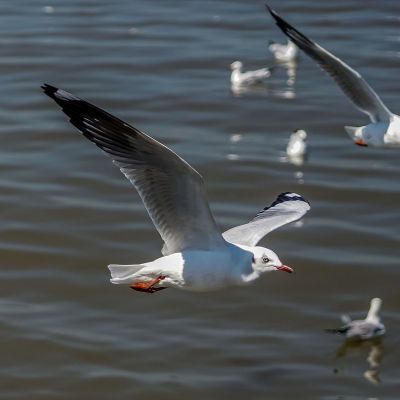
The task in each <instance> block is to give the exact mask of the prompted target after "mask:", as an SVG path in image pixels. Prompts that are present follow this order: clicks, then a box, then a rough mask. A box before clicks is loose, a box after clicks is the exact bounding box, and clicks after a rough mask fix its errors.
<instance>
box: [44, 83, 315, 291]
mask: <svg viewBox="0 0 400 400" xmlns="http://www.w3.org/2000/svg"><path fill="white" fill-rule="evenodd" d="M42 88H43V90H44V92H45V94H47V95H48V96H49V97H51V98H52V99H53V100H54V101H55V102H56V103H57V104H58V105H59V106H60V107H61V108H62V111H63V112H64V113H65V114H66V115H67V116H68V117H69V118H70V122H71V123H72V124H73V125H74V126H75V127H76V128H78V129H79V131H80V132H81V133H82V134H83V135H84V136H85V137H86V138H87V139H89V140H90V141H92V142H93V143H95V144H96V145H97V146H98V147H99V148H100V149H102V150H103V151H104V152H106V153H107V154H108V155H109V156H110V157H111V158H112V160H113V162H114V164H116V165H117V166H118V167H119V168H120V170H121V172H122V173H123V174H124V175H125V176H126V177H127V178H128V179H129V180H130V181H131V183H132V184H133V185H134V187H135V188H136V190H137V191H138V192H139V195H140V197H141V198H142V201H143V203H144V205H145V207H146V209H147V211H148V213H149V215H150V218H151V219H152V221H153V223H154V225H155V227H156V229H157V230H158V232H159V234H160V236H161V238H162V239H163V241H164V247H163V249H162V254H163V256H164V257H161V258H158V259H156V260H154V261H149V262H146V263H143V264H133V265H116V264H112V265H109V269H110V271H111V282H112V283H117V284H128V285H130V287H131V288H132V289H135V290H138V291H142V292H147V293H154V292H156V291H159V290H161V289H165V288H167V287H178V288H182V289H187V290H193V291H206V290H212V289H215V290H216V289H219V288H222V287H224V286H228V285H243V284H246V283H250V282H252V281H254V280H256V279H257V278H259V277H260V276H261V275H263V274H264V273H266V272H272V271H286V272H293V270H292V268H290V267H288V266H286V265H283V264H282V262H281V261H280V260H279V257H278V256H277V255H276V254H275V253H274V252H273V251H272V250H269V249H267V248H264V247H260V246H257V243H258V242H259V241H260V240H261V239H262V238H263V237H264V236H265V235H266V234H268V233H269V232H271V231H273V230H274V229H277V228H279V227H280V226H282V225H285V224H287V223H289V222H292V221H296V220H298V219H299V218H301V217H302V216H303V215H304V214H305V213H306V212H307V211H308V210H309V209H310V206H309V204H308V202H307V201H306V200H305V199H303V198H302V197H301V196H300V195H298V194H296V193H282V194H280V195H279V196H278V198H277V199H276V200H275V201H274V202H273V203H272V204H271V205H270V206H269V207H265V208H264V209H263V210H261V211H260V212H259V213H258V214H257V215H256V216H255V218H253V219H252V220H251V221H250V222H248V223H247V224H244V225H240V226H237V227H235V228H232V229H230V230H228V231H226V232H224V233H223V234H221V232H220V231H219V229H218V228H217V225H216V223H215V221H214V218H213V216H212V214H211V211H210V208H209V205H208V201H207V196H206V191H205V187H204V184H203V179H202V177H201V176H200V174H199V173H198V172H197V171H196V170H195V169H193V168H192V167H191V166H190V165H189V164H188V163H187V162H186V161H184V160H183V159H182V158H180V157H179V156H178V155H176V154H175V153H174V152H173V151H171V150H170V149H169V148H167V147H166V146H164V145H163V144H161V143H159V142H157V141H156V140H155V139H153V138H151V137H150V136H148V135H146V134H145V133H143V132H141V131H139V130H138V129H136V128H134V127H133V126H131V125H128V124H127V123H125V122H123V121H121V120H120V119H118V118H116V117H114V116H112V115H111V114H109V113H107V112H105V111H103V110H101V109H100V108H98V107H96V106H94V105H92V104H90V103H88V102H86V101H84V100H81V99H79V98H78V97H75V96H73V95H72V94H70V93H67V92H65V91H63V90H60V89H57V88H55V87H53V86H50V85H46V84H45V85H44V86H43V87H42ZM160 282H162V285H160Z"/></svg>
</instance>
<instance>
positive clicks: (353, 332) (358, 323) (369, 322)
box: [326, 297, 386, 340]
mask: <svg viewBox="0 0 400 400" xmlns="http://www.w3.org/2000/svg"><path fill="white" fill-rule="evenodd" d="M381 306H382V300H381V299H379V298H378V297H375V298H373V299H372V300H371V305H370V308H369V311H368V315H367V317H366V318H365V319H361V320H354V321H352V320H351V318H350V317H349V316H348V315H342V322H343V323H344V325H343V326H342V327H341V328H338V329H326V332H328V333H337V334H340V335H344V336H345V337H346V339H353V340H368V339H375V338H378V337H381V336H383V335H384V334H385V332H386V329H385V326H384V325H383V324H382V322H381V319H380V317H379V311H380V309H381Z"/></svg>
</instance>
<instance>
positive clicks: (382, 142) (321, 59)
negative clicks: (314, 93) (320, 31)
mask: <svg viewBox="0 0 400 400" xmlns="http://www.w3.org/2000/svg"><path fill="white" fill-rule="evenodd" d="M267 8H268V10H269V12H270V13H271V15H272V17H273V18H274V19H275V21H276V24H277V25H278V26H279V28H280V29H281V30H282V31H283V33H284V34H285V35H286V36H288V37H289V38H290V40H292V41H293V42H294V43H295V44H296V45H297V46H298V47H300V49H302V50H303V51H304V52H305V53H306V54H308V55H309V56H310V57H311V58H312V59H314V61H316V62H317V63H318V64H319V66H320V67H321V68H322V69H324V70H325V71H326V72H327V73H328V74H329V75H330V76H331V77H332V78H333V79H334V80H335V81H336V83H337V84H338V85H339V87H340V88H341V89H342V91H343V92H344V94H345V95H346V96H347V97H349V98H350V100H351V101H352V102H353V103H354V104H355V106H356V107H357V108H358V109H359V110H360V111H362V112H363V113H365V114H367V115H368V116H369V118H370V120H371V123H369V124H368V125H365V126H360V127H354V126H345V130H346V132H347V133H348V134H349V135H350V137H351V138H352V139H353V141H354V143H355V144H358V145H360V146H368V145H371V146H386V147H391V146H400V117H399V116H398V115H396V114H393V113H392V112H391V111H390V110H389V109H388V108H387V107H386V106H385V104H383V102H382V100H381V99H380V98H379V96H378V95H377V94H376V93H375V91H374V90H373V89H372V88H371V86H369V85H368V83H367V82H366V81H365V80H364V79H363V77H362V76H361V75H360V74H359V73H358V72H357V71H355V70H354V69H353V68H351V67H349V66H348V65H347V64H346V63H344V62H343V61H342V60H341V59H340V58H338V57H336V56H334V55H333V54H331V53H329V52H328V51H327V50H325V49H324V48H323V47H321V46H320V45H318V44H317V43H315V42H313V41H312V40H310V39H309V38H307V37H306V36H305V35H303V34H302V33H301V32H299V31H298V30H297V29H295V28H294V27H293V26H292V25H289V24H288V23H287V22H286V21H285V20H284V19H283V18H281V17H280V16H279V15H278V14H277V13H276V12H275V11H274V10H272V9H271V8H269V7H268V6H267Z"/></svg>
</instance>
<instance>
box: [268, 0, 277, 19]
mask: <svg viewBox="0 0 400 400" xmlns="http://www.w3.org/2000/svg"><path fill="white" fill-rule="evenodd" d="M265 8H266V9H267V11H268V12H269V13H270V14H271V15H272V16H273V17H274V18H275V19H276V17H279V15H278V14H277V13H276V11H275V10H273V9H272V8H271V7H270V6H269V5H268V4H267V3H265Z"/></svg>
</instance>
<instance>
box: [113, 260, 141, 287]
mask: <svg viewBox="0 0 400 400" xmlns="http://www.w3.org/2000/svg"><path fill="white" fill-rule="evenodd" d="M144 267H146V265H145V264H132V265H119V264H110V265H109V266H108V269H109V270H110V272H111V279H110V281H111V283H115V284H129V283H132V282H134V280H135V278H134V275H135V274H136V273H137V272H138V271H140V270H141V269H142V268H144Z"/></svg>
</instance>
